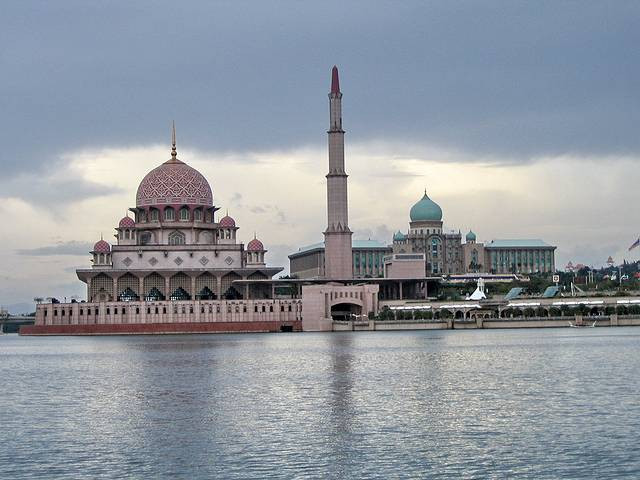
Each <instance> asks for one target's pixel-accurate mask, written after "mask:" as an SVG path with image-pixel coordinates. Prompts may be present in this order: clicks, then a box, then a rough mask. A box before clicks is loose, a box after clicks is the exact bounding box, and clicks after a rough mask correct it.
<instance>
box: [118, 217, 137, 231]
mask: <svg viewBox="0 0 640 480" xmlns="http://www.w3.org/2000/svg"><path fill="white" fill-rule="evenodd" d="M135 226H136V222H135V221H134V220H133V218H131V217H128V216H127V217H122V219H121V220H120V223H118V227H120V228H133V227H135Z"/></svg>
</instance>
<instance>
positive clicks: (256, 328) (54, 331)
mask: <svg viewBox="0 0 640 480" xmlns="http://www.w3.org/2000/svg"><path fill="white" fill-rule="evenodd" d="M283 330H287V331H289V330H290V331H294V332H299V331H301V330H302V322H301V321H300V320H294V321H254V322H200V323H114V324H104V323H102V324H93V325H86V324H85V325H26V326H23V327H22V328H20V335H43V336H44V335H162V334H168V335H170V334H194V333H267V332H281V331H283Z"/></svg>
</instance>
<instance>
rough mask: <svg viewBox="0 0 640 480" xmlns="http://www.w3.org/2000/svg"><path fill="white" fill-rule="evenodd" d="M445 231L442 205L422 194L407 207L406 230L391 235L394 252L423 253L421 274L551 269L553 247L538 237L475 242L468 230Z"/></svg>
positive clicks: (552, 269)
mask: <svg viewBox="0 0 640 480" xmlns="http://www.w3.org/2000/svg"><path fill="white" fill-rule="evenodd" d="M464 240H465V242H464V243H462V235H461V233H460V230H458V231H455V230H450V231H448V232H447V231H445V229H444V228H443V221H442V208H441V207H440V205H438V204H437V203H436V202H435V201H433V200H432V199H431V198H429V195H427V192H426V190H425V192H424V195H423V196H422V197H421V198H420V199H419V200H418V201H417V202H416V203H415V204H414V205H413V206H412V207H411V209H410V210H409V230H408V231H407V233H403V232H401V231H398V232H396V233H395V234H394V235H393V245H392V248H393V253H394V254H412V253H414V254H417V253H421V254H424V256H425V275H427V276H428V275H438V274H439V275H448V274H461V273H523V274H527V273H536V272H542V273H547V272H554V271H555V248H556V247H554V246H552V245H549V244H548V243H546V242H543V241H542V240H539V239H509V240H492V241H491V242H489V243H487V244H484V243H478V241H477V236H476V234H475V233H474V232H473V231H472V230H469V232H468V233H467V234H466V235H465V237H464Z"/></svg>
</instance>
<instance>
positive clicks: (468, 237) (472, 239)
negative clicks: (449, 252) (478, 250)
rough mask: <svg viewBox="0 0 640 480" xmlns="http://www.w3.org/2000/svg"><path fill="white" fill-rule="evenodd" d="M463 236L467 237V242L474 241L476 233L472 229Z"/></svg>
mask: <svg viewBox="0 0 640 480" xmlns="http://www.w3.org/2000/svg"><path fill="white" fill-rule="evenodd" d="M465 238H466V239H467V242H475V241H476V234H475V233H473V231H471V230H469V233H467V236H466V237H465Z"/></svg>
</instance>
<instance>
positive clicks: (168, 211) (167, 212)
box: [164, 207, 175, 222]
mask: <svg viewBox="0 0 640 480" xmlns="http://www.w3.org/2000/svg"><path fill="white" fill-rule="evenodd" d="M164 219H165V221H167V222H173V220H174V219H175V216H174V211H173V208H171V207H167V208H165V209H164Z"/></svg>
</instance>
